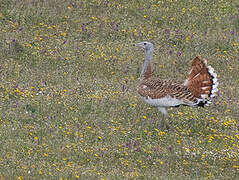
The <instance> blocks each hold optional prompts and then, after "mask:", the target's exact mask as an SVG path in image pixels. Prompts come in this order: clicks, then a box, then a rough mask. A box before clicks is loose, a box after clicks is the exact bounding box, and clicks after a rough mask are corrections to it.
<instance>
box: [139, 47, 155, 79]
mask: <svg viewBox="0 0 239 180" xmlns="http://www.w3.org/2000/svg"><path fill="white" fill-rule="evenodd" d="M152 57H153V47H151V48H149V49H146V50H145V57H144V65H143V69H142V71H141V73H140V79H141V80H142V79H146V78H149V77H150V76H151V75H152V63H151V61H152Z"/></svg>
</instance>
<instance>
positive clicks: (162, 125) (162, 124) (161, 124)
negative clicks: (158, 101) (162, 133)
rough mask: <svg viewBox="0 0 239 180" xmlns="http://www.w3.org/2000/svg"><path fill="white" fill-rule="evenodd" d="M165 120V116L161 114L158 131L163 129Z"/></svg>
mask: <svg viewBox="0 0 239 180" xmlns="http://www.w3.org/2000/svg"><path fill="white" fill-rule="evenodd" d="M165 119H166V115H164V114H163V117H162V119H161V123H160V129H164V124H165Z"/></svg>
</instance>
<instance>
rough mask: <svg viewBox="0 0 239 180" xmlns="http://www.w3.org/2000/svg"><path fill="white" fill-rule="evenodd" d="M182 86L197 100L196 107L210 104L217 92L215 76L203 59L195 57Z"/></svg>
mask: <svg viewBox="0 0 239 180" xmlns="http://www.w3.org/2000/svg"><path fill="white" fill-rule="evenodd" d="M184 85H185V86H186V87H187V88H188V89H189V90H190V92H191V93H192V94H193V95H194V96H195V97H197V98H198V100H199V101H198V103H197V105H199V106H204V105H205V104H208V103H210V100H211V98H213V97H214V96H215V95H216V92H217V91H218V88H217V86H218V82H217V74H216V73H215V72H214V69H213V68H212V67H211V66H207V61H206V60H205V59H202V58H201V57H200V56H196V57H195V58H194V59H193V61H192V66H191V69H190V71H189V73H188V76H187V79H186V80H185V82H184Z"/></svg>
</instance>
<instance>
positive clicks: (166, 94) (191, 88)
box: [136, 41, 218, 116]
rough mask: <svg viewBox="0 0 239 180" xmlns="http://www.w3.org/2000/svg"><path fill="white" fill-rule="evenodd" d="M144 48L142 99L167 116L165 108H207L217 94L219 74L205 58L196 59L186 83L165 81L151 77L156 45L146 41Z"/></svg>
mask: <svg viewBox="0 0 239 180" xmlns="http://www.w3.org/2000/svg"><path fill="white" fill-rule="evenodd" d="M136 45H137V46H140V47H142V48H144V50H145V59H144V65H143V68H142V71H141V74H140V79H141V81H140V84H139V85H138V88H137V92H138V94H139V95H140V97H141V98H143V100H144V101H145V102H147V103H148V104H150V105H152V106H157V107H158V109H159V110H160V111H161V112H162V113H163V114H164V116H166V115H167V110H166V107H178V106H179V105H187V106H204V105H207V104H209V103H210V101H211V98H213V97H214V96H215V95H216V92H217V91H218V89H217V86H218V82H217V74H216V73H214V69H213V68H212V67H211V66H207V62H206V60H205V59H203V58H201V57H200V56H196V57H195V58H194V59H193V61H192V65H191V69H190V71H189V73H188V77H187V79H186V80H185V82H184V83H179V82H177V81H174V80H162V79H160V78H156V77H153V76H152V63H151V60H152V56H153V44H152V43H150V42H147V41H144V42H141V43H137V44H136Z"/></svg>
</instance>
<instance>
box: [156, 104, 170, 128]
mask: <svg viewBox="0 0 239 180" xmlns="http://www.w3.org/2000/svg"><path fill="white" fill-rule="evenodd" d="M158 110H159V111H160V112H161V113H162V114H163V117H162V120H161V124H160V128H161V129H164V126H165V119H166V117H168V113H167V110H166V109H165V108H164V107H160V106H158ZM166 126H167V125H166Z"/></svg>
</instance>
